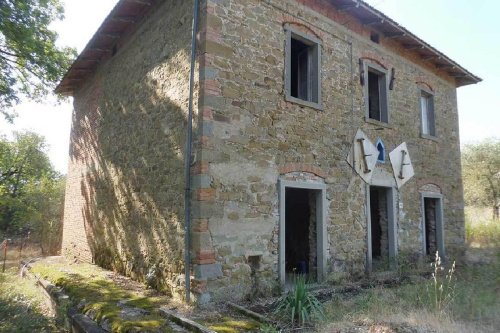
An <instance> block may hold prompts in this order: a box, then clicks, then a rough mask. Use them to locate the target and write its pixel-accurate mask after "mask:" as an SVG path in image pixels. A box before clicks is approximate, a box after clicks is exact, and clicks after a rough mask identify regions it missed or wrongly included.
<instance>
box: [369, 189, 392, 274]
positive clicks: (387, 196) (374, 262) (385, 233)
mask: <svg viewBox="0 0 500 333" xmlns="http://www.w3.org/2000/svg"><path fill="white" fill-rule="evenodd" d="M369 208H370V209H369V213H370V214H369V223H368V231H369V232H368V268H369V271H371V270H386V269H389V268H391V266H392V264H393V262H394V259H395V257H396V251H397V244H396V227H395V223H394V216H395V215H394V198H393V189H392V188H390V187H381V186H370V195H369Z"/></svg>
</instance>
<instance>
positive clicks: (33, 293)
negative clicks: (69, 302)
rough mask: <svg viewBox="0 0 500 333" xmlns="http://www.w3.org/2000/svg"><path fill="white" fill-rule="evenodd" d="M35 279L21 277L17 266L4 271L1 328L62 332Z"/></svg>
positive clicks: (0, 289)
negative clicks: (35, 284)
mask: <svg viewBox="0 0 500 333" xmlns="http://www.w3.org/2000/svg"><path fill="white" fill-rule="evenodd" d="M44 300H45V299H44V297H43V295H42V294H41V292H40V290H38V289H37V288H36V287H35V286H34V284H33V282H32V281H27V280H23V279H20V278H19V275H18V271H17V269H16V268H11V269H8V270H6V271H5V273H0V332H26V333H31V332H47V333H48V332H59V331H60V330H59V328H58V327H57V326H56V322H55V319H54V318H53V317H52V316H50V314H49V312H48V309H47V308H46V307H45V306H44Z"/></svg>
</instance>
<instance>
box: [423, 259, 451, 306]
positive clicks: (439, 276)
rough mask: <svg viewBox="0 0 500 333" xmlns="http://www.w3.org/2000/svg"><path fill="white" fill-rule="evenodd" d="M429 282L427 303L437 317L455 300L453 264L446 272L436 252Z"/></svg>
mask: <svg viewBox="0 0 500 333" xmlns="http://www.w3.org/2000/svg"><path fill="white" fill-rule="evenodd" d="M431 266H432V268H433V272H432V279H431V282H430V283H429V284H428V285H427V296H428V297H429V303H430V304H432V305H433V310H434V312H435V313H436V314H437V315H438V316H439V315H442V314H445V313H446V311H447V310H448V308H449V307H450V306H451V305H452V304H453V301H454V299H455V279H454V276H453V273H455V262H453V264H452V265H451V267H450V268H449V269H448V270H446V268H445V267H443V264H442V262H441V257H440V256H439V253H438V252H436V256H435V258H434V262H433V263H432V264H431Z"/></svg>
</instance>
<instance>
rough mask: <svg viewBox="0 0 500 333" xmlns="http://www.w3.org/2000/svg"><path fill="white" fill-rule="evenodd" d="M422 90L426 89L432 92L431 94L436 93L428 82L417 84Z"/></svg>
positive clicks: (420, 81)
mask: <svg viewBox="0 0 500 333" xmlns="http://www.w3.org/2000/svg"><path fill="white" fill-rule="evenodd" d="M415 83H416V84H417V85H418V86H419V87H420V88H424V89H427V90H430V91H431V92H434V89H433V88H432V85H431V84H430V83H428V82H426V81H423V80H419V81H416V82H415Z"/></svg>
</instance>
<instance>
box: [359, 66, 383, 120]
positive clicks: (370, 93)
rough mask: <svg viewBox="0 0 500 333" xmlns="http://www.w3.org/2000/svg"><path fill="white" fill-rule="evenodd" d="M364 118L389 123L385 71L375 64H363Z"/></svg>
mask: <svg viewBox="0 0 500 333" xmlns="http://www.w3.org/2000/svg"><path fill="white" fill-rule="evenodd" d="M362 68H363V69H362V70H363V74H362V79H363V84H364V95H365V105H366V118H367V119H372V120H376V121H380V122H383V123H389V107H388V90H389V80H388V73H387V70H386V69H385V68H383V67H381V66H378V65H377V64H375V63H370V62H366V61H364V62H363V67H362Z"/></svg>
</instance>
